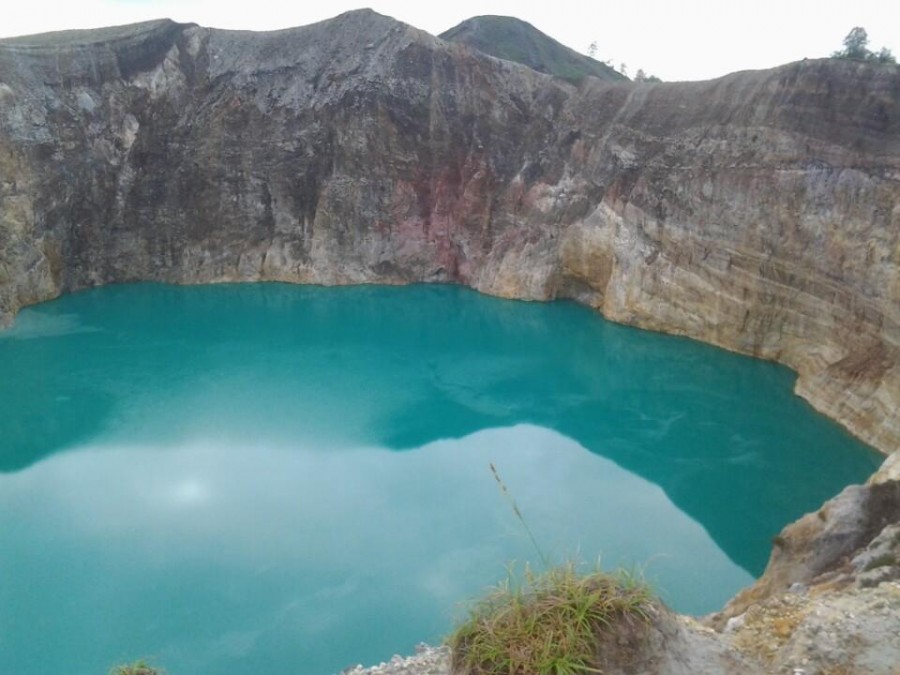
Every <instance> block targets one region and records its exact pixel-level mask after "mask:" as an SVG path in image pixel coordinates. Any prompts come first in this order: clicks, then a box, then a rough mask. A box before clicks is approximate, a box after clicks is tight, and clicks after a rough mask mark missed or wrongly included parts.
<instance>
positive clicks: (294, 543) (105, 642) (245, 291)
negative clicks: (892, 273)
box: [0, 284, 879, 675]
mask: <svg viewBox="0 0 900 675" xmlns="http://www.w3.org/2000/svg"><path fill="white" fill-rule="evenodd" d="M0 363H2V364H3V369H4V378H3V379H2V380H0V409H2V410H3V411H4V412H3V415H2V416H0V439H2V441H0V443H2V446H0V672H14V673H19V674H21V675H43V674H45V673H46V674H48V675H49V674H50V673H58V672H66V673H73V674H76V675H80V674H82V673H83V674H85V675H87V674H88V673H92V674H93V673H102V672H105V671H106V669H107V668H108V667H109V666H110V665H111V664H112V663H115V662H118V661H123V660H131V659H134V658H137V657H150V658H152V659H153V660H155V661H157V662H159V663H161V664H163V665H165V666H166V667H167V669H168V670H169V671H170V672H173V673H175V672H184V673H188V672H189V673H196V674H198V675H204V674H210V675H211V674H213V673H216V674H222V675H243V674H250V673H259V672H266V671H267V670H270V671H275V672H290V671H297V672H305V673H314V674H324V673H333V672H336V671H338V670H340V669H341V668H343V667H345V666H348V665H350V664H351V663H355V662H374V661H378V660H382V659H386V658H389V657H390V655H391V654H392V653H394V652H408V651H410V650H411V648H412V646H413V645H414V644H415V642H417V641H419V640H432V641H434V640H437V639H439V638H440V636H441V635H442V634H443V633H444V632H445V631H447V630H448V628H449V626H450V623H451V621H452V619H453V617H454V616H455V615H458V613H459V612H460V611H461V610H460V608H459V604H458V603H460V602H461V601H463V600H464V599H466V598H468V597H471V596H473V595H477V594H478V593H480V592H481V591H482V590H483V588H484V587H485V586H486V585H488V584H490V583H492V582H494V581H496V580H497V579H498V578H500V577H501V576H502V575H503V573H504V569H503V568H504V565H505V564H506V563H507V562H509V561H510V560H514V559H515V560H520V561H524V560H532V561H536V559H537V555H536V553H535V551H534V550H533V549H532V548H531V547H530V543H529V541H528V540H527V537H526V536H525V533H524V532H523V531H522V529H521V527H520V526H519V524H518V523H517V522H516V519H515V517H514V516H513V514H512V512H511V511H510V510H509V507H508V505H507V504H506V503H505V502H504V501H503V499H502V497H501V496H500V494H499V492H498V491H497V489H496V485H495V484H494V482H493V479H492V477H491V474H490V470H489V468H488V467H489V463H491V462H493V463H494V464H496V466H497V467H498V469H499V470H500V472H501V474H502V475H503V477H504V479H505V481H506V482H507V484H508V485H509V488H510V490H511V492H512V493H513V495H514V496H515V498H516V500H517V502H518V504H519V506H520V508H521V509H522V511H523V513H524V515H525V517H526V518H527V520H528V522H529V525H530V526H531V528H532V529H533V530H534V532H535V534H536V536H537V539H538V541H539V542H540V545H541V546H542V548H543V549H544V550H545V552H546V553H547V554H548V555H549V556H550V557H552V558H556V559H561V558H564V557H567V556H573V555H578V556H580V557H582V558H584V559H586V560H594V559H596V558H597V557H601V558H602V562H603V564H604V565H606V566H614V565H628V566H637V567H640V568H642V569H644V570H645V574H646V575H647V577H648V578H649V579H650V580H651V581H652V582H653V583H654V584H655V585H656V586H657V588H658V589H659V593H660V594H661V595H662V597H663V598H664V599H665V600H666V601H667V602H668V603H669V604H671V605H672V606H673V607H674V608H675V609H677V610H680V611H683V612H694V613H702V612H707V611H711V610H713V609H715V608H717V607H718V606H719V605H720V604H721V603H722V602H724V601H725V600H726V599H727V598H728V597H729V596H731V595H732V594H733V593H734V592H735V591H736V590H737V589H738V588H739V587H741V586H743V585H745V584H747V583H748V582H750V581H751V579H752V576H753V575H757V574H759V573H760V572H761V571H762V568H763V566H764V564H765V561H766V558H767V556H768V551H769V548H770V541H771V538H772V537H773V536H774V535H775V534H776V533H777V532H778V530H779V529H780V528H781V527H782V526H783V525H784V524H785V523H787V522H790V521H791V520H793V519H795V518H796V517H798V516H799V515H800V514H802V513H804V512H806V511H809V510H813V509H815V508H817V507H818V506H819V505H820V504H821V502H822V501H823V500H824V499H826V498H828V497H830V496H831V495H833V494H834V493H836V492H837V491H838V490H839V489H840V488H841V487H842V486H843V485H845V484H847V483H849V482H853V481H859V480H862V479H864V478H865V477H866V476H867V475H868V474H869V473H870V472H871V471H872V470H873V469H874V468H875V467H876V466H877V464H878V461H879V457H878V456H877V455H876V454H875V453H874V452H872V451H871V450H869V449H868V448H867V447H865V446H863V445H861V444H860V443H859V442H857V441H855V440H854V439H853V438H852V437H850V436H849V435H848V434H846V433H845V432H843V431H842V429H841V428H839V427H838V426H836V425H835V424H833V423H832V422H830V421H829V420H827V419H825V418H823V417H821V416H819V415H817V414H815V413H814V412H813V411H812V410H811V409H810V408H809V407H808V406H807V405H806V404H805V403H804V402H803V401H802V400H800V399H799V398H797V397H795V396H794V395H793V394H792V393H791V384H792V382H793V377H794V376H793V374H792V373H791V372H790V371H788V370H786V369H785V368H782V367H780V366H776V365H773V364H770V363H763V362H759V361H753V360H751V359H747V358H742V357H739V356H736V355H733V354H729V353H727V352H724V351H721V350H717V349H714V348H711V347H708V346H704V345H701V344H698V343H695V342H691V341H688V340H683V339H678V338H672V337H666V336H662V335H657V334H652V333H646V332H641V331H637V330H634V329H630V328H626V327H622V326H617V325H614V324H611V323H608V322H605V321H603V320H602V319H600V318H599V317H598V316H596V315H595V314H593V313H592V312H590V311H589V310H587V309H585V308H583V307H579V306H577V305H574V304H570V303H551V304H528V303H520V302H509V301H501V300H496V299H492V298H488V297H484V296H479V295H477V294H475V293H473V292H471V291H466V290H463V289H460V288H456V287H446V286H411V287H407V288H391V287H355V288H330V289H326V288H317V287H298V286H286V285H278V284H256V285H223V286H206V287H192V288H182V287H169V286H162V285H151V284H141V285H133V286H117V287H109V288H105V289H102V290H95V291H88V292H83V293H78V294H74V295H71V296H68V297H65V298H63V299H61V300H57V301H54V302H50V303H46V304H43V305H39V306H35V307H32V308H29V309H26V310H24V311H23V312H22V313H21V314H20V316H19V318H18V320H17V323H16V324H15V326H14V327H13V328H12V329H11V330H9V331H6V332H4V333H0Z"/></svg>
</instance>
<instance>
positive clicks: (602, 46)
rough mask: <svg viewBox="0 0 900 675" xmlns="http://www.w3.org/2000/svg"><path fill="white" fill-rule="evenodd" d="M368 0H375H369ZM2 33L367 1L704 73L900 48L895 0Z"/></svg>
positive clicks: (55, 21) (237, 4)
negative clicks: (518, 28)
mask: <svg viewBox="0 0 900 675" xmlns="http://www.w3.org/2000/svg"><path fill="white" fill-rule="evenodd" d="M366 3H367V4H366ZM4 5H5V6H4V7H3V10H2V13H0V36H12V35H25V34H28V33H38V32H43V31H48V30H61V29H65V28H88V27H96V26H108V25H116V24H122V23H131V22H135V21H143V20H146V19H153V18H161V17H169V18H172V19H175V20H176V21H183V22H195V23H199V24H201V25H204V26H213V27H216V28H242V29H250V30H270V29H275V28H287V27H291V26H302V25H305V24H308V23H313V22H315V21H319V20H322V19H326V18H329V17H332V16H336V15H337V14H340V13H341V12H344V11H346V10H349V9H358V8H360V7H365V6H370V7H372V8H373V9H374V10H376V11H378V12H380V13H382V14H387V15H388V16H393V17H394V18H396V19H399V20H401V21H405V22H406V23H409V24H412V25H413V26H416V27H418V28H422V29H424V30H426V31H428V32H430V33H434V34H437V33H440V32H442V31H444V30H446V29H448V28H451V27H452V26H455V25H456V24H457V23H459V22H460V21H462V20H464V19H467V18H469V17H472V16H478V15H481V14H501V15H511V16H517V17H518V18H520V19H524V20H525V21H528V22H530V23H532V24H533V25H534V26H536V27H537V28H538V29H540V30H542V31H543V32H545V33H547V34H548V35H550V36H552V37H554V38H556V39H557V40H559V41H560V42H562V43H563V44H565V45H568V46H569V47H571V48H573V49H575V50H577V51H579V52H582V53H583V52H586V51H587V49H588V46H589V45H590V43H591V42H593V41H596V42H597V45H598V51H597V58H598V59H600V60H606V59H610V60H611V61H612V62H613V64H614V65H615V66H616V67H618V66H619V64H621V63H625V64H627V66H628V73H629V74H631V75H633V74H634V72H635V70H637V68H643V69H644V70H645V71H646V72H647V73H649V74H653V75H657V76H658V77H661V78H663V79H664V80H697V79H706V78H710V77H717V76H719V75H724V74H726V73H729V72H733V71H735V70H745V69H750V68H768V67H772V66H776V65H779V64H782V63H787V62H789V61H796V60H798V59H802V58H804V57H809V58H814V57H820V56H827V55H828V54H830V53H831V52H832V51H834V50H837V49H840V48H841V46H842V44H841V43H842V40H843V38H844V36H845V35H846V34H847V33H848V32H849V31H850V29H851V28H853V27H854V26H863V27H864V28H865V29H866V30H867V31H868V33H869V38H870V40H869V48H870V49H873V50H878V49H880V48H881V47H888V48H889V49H891V51H892V52H893V53H894V55H895V56H897V57H900V1H898V0H741V1H740V2H734V1H732V0H586V1H585V0H582V1H580V2H579V1H577V0H542V1H540V2H531V1H527V0H516V1H513V0H480V1H475V0H450V1H449V2H437V3H432V2H429V0H349V1H347V0H333V1H331V2H315V3H309V2H304V1H303V0H287V1H283V2H278V1H276V0H182V1H180V2H176V1H175V0H70V1H69V2H61V1H56V2H53V1H51V0H23V1H19V2H6V3H4Z"/></svg>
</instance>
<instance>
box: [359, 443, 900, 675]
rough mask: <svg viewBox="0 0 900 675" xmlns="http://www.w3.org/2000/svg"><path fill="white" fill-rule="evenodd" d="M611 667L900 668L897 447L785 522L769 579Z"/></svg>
mask: <svg viewBox="0 0 900 675" xmlns="http://www.w3.org/2000/svg"><path fill="white" fill-rule="evenodd" d="M601 649H602V650H603V651H604V653H605V656H604V658H603V663H604V667H603V672H604V673H605V674H606V675H626V674H634V675H637V674H640V675H730V674H732V673H741V674H749V675H775V674H778V673H785V674H787V675H836V674H840V675H898V673H900V452H897V453H894V454H893V455H891V456H890V457H889V458H888V459H887V460H886V461H885V462H884V464H883V465H882V467H881V469H880V470H879V471H878V472H876V473H875V475H873V476H872V477H871V478H870V479H869V480H868V481H867V482H866V484H865V485H853V486H850V487H848V488H846V489H845V490H844V491H843V492H842V493H841V494H840V495H838V496H837V497H835V498H834V499H832V500H830V501H828V502H827V503H825V504H824V505H823V506H822V508H821V509H819V510H818V511H817V512H815V513H811V514H808V515H806V516H804V517H803V518H801V519H800V520H799V521H797V522H796V523H793V524H791V525H789V526H788V527H786V528H785V529H784V530H783V531H782V533H781V534H780V535H779V536H778V537H776V545H775V548H774V550H773V552H772V556H771V559H770V561H769V565H768V567H767V568H766V571H765V573H764V574H763V576H762V577H761V578H760V579H759V580H758V581H757V582H756V583H755V584H754V585H753V586H751V587H750V588H748V589H746V590H744V591H743V592H741V593H739V594H738V595H737V596H736V597H735V598H734V599H733V600H732V601H731V602H730V603H729V604H728V605H727V606H726V607H725V608H724V609H723V611H722V612H719V613H717V614H713V615H710V616H707V617H703V618H701V619H694V618H691V617H686V616H679V615H676V614H673V613H671V612H668V611H667V610H665V609H664V608H661V607H660V608H658V611H657V612H656V613H655V615H654V616H653V618H652V621H651V623H650V625H649V627H648V629H647V632H646V635H645V636H644V637H643V639H642V640H640V641H638V642H635V641H631V640H606V641H604V642H603V644H602V647H601ZM450 672H451V668H450V652H449V650H448V649H447V648H446V647H440V648H435V647H429V646H427V645H420V647H419V648H418V649H417V653H416V654H415V655H414V656H410V657H401V656H395V657H394V658H393V659H392V660H391V661H389V662H387V663H383V664H380V665H378V666H374V667H371V668H363V667H362V666H357V667H355V668H351V669H348V670H346V671H344V673H345V675H450Z"/></svg>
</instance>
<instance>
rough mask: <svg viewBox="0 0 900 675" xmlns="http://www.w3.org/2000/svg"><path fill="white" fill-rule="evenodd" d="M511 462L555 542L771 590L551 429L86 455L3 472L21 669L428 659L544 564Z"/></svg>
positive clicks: (642, 484)
mask: <svg viewBox="0 0 900 675" xmlns="http://www.w3.org/2000/svg"><path fill="white" fill-rule="evenodd" d="M489 461H494V462H495V463H496V464H497V466H498V467H499V468H500V471H501V472H502V474H503V476H504V480H505V481H506V482H507V484H508V485H509V488H510V490H511V491H512V492H513V494H514V495H515V496H516V499H517V500H518V502H519V503H520V504H521V508H522V509H523V510H524V512H525V515H526V517H527V519H528V522H529V524H530V525H531V527H532V528H533V529H534V530H535V534H536V536H537V538H538V540H539V541H540V542H541V545H542V546H544V547H545V548H546V549H547V551H548V552H549V553H551V554H554V553H562V554H565V553H567V552H572V551H575V550H580V552H581V554H582V555H583V556H586V557H588V558H590V559H594V558H595V557H596V556H601V555H602V557H603V561H604V562H605V563H607V564H610V565H616V564H620V563H623V564H626V565H630V564H633V563H647V569H648V573H649V574H650V575H651V576H652V577H654V578H656V579H657V581H658V583H659V584H660V585H661V586H662V587H664V588H665V587H677V588H678V593H679V595H680V596H682V597H683V601H684V602H685V603H689V602H691V601H693V602H698V606H700V607H702V606H703V604H704V602H705V601H708V600H709V599H712V600H713V601H716V600H718V598H719V597H721V595H722V594H727V593H728V592H729V591H730V590H731V589H733V588H735V587H737V586H740V585H743V584H746V583H748V582H749V581H751V577H750V575H748V574H747V573H746V572H744V571H743V570H741V569H740V568H739V567H738V566H737V565H735V564H734V563H732V562H731V561H730V560H729V559H728V558H727V556H725V555H724V554H723V553H722V552H721V551H720V550H719V549H718V547H717V546H716V545H715V543H714V542H713V541H712V540H711V539H710V538H709V536H708V535H707V534H706V532H705V531H704V530H703V528H702V527H700V526H699V525H698V524H696V523H695V522H693V521H692V520H691V519H690V518H689V517H687V516H685V515H684V514H683V513H681V512H680V511H679V510H678V509H677V508H676V507H674V505H673V504H672V503H671V502H670V501H669V499H668V498H667V497H666V496H665V494H664V493H663V492H662V490H660V489H659V488H658V487H656V486H654V485H652V484H650V483H648V482H646V481H645V480H643V479H641V478H639V477H637V476H635V475H633V474H631V473H629V472H627V471H625V470H623V469H621V468H619V467H618V466H616V465H615V464H614V463H613V462H610V461H609V460H606V459H603V458H601V457H597V456H595V455H592V454H590V453H588V452H586V451H585V450H584V449H583V448H581V447H580V446H578V444H577V443H575V442H574V441H572V440H570V439H568V438H566V437H564V436H561V435H560V434H558V433H556V432H553V431H550V430H547V429H542V428H540V427H534V426H527V425H520V426H516V427H512V428H506V429H491V430H485V431H481V432H478V433H476V434H474V435H472V436H468V437H466V438H463V439H460V440H446V441H437V442H434V443H432V444H429V445H427V446H425V447H422V448H418V449H416V450H415V451H414V452H406V453H396V452H391V451H388V450H383V449H379V448H344V449H330V450H327V451H323V450H321V449H318V448H315V447H304V446H292V447H272V446H269V445H268V444H266V443H251V444H241V445H240V446H233V445H229V444H226V443H222V442H217V441H209V440H207V441H197V442H194V443H189V444H186V445H184V446H178V447H155V448H141V447H122V446H115V445H113V446H99V447H83V448H78V449H77V451H76V452H71V453H66V454H64V455H60V456H58V457H56V458H55V459H54V460H53V461H48V462H43V463H41V464H38V465H36V466H34V467H32V468H31V469H30V470H29V471H23V472H20V473H16V474H12V475H7V476H5V477H3V478H2V479H0V488H2V489H0V495H2V497H0V511H2V513H3V514H4V516H11V515H12V514H18V517H17V518H16V519H15V522H14V523H12V522H11V523H10V524H9V527H8V528H6V531H5V534H4V536H3V546H4V551H5V555H4V570H3V577H4V578H5V579H28V580H31V581H30V583H29V584H27V585H24V584H15V585H13V584H10V585H8V586H5V588H4V593H3V595H2V606H3V615H4V617H6V621H5V623H6V625H4V626H3V636H4V637H3V639H4V640H6V641H9V643H10V644H11V645H13V646H14V649H13V650H12V652H13V658H16V659H18V660H17V661H12V662H7V663H5V664H4V663H3V660H4V658H9V657H8V656H7V657H3V656H0V666H4V668H3V671H4V672H23V673H24V672H47V673H50V672H71V671H70V670H67V667H66V666H67V663H68V662H69V660H70V658H71V655H72V654H78V655H79V656H80V657H81V658H90V659H92V660H90V661H86V663H91V664H92V665H93V666H94V668H95V670H94V672H104V671H103V667H104V666H108V665H109V662H110V659H111V658H113V657H114V656H118V655H119V654H120V653H121V652H122V651H123V650H125V648H126V645H135V647H133V649H139V650H141V651H140V653H145V652H146V653H150V654H153V655H155V656H156V657H157V658H158V659H159V661H160V662H161V663H165V664H169V665H170V667H174V666H175V665H177V666H178V670H179V671H180V672H190V673H223V672H234V673H248V674H249V673H259V672H264V671H263V670H262V669H263V668H265V667H274V666H276V665H278V664H280V667H279V670H283V669H284V667H285V666H286V665H287V664H291V663H293V664H297V663H303V664H305V667H304V672H330V671H333V670H335V669H339V668H341V667H343V666H347V665H349V661H351V660H358V661H364V660H372V659H378V658H386V657H389V656H390V652H391V651H393V650H407V651H408V650H409V649H411V648H412V646H413V644H414V641H415V636H418V637H419V639H426V638H427V639H436V638H438V637H439V636H440V635H441V634H442V632H443V631H445V630H446V627H447V625H448V623H449V621H450V619H451V618H452V614H453V611H454V608H455V607H456V606H457V603H459V602H460V600H461V599H463V598H466V597H469V596H471V595H472V594H473V593H474V592H476V591H477V590H478V589H481V588H484V587H485V586H487V585H489V584H490V583H492V582H494V581H496V580H497V579H498V578H499V577H500V576H502V574H503V572H504V570H503V564H504V562H505V561H507V560H510V559H519V560H525V559H528V558H531V559H533V558H535V553H534V551H532V550H530V549H529V542H528V541H527V540H526V538H525V536H524V532H523V531H522V529H521V527H520V526H519V525H518V523H517V522H516V520H515V518H514V516H513V515H512V513H511V511H510V510H509V507H508V505H507V504H506V503H504V502H503V500H502V499H500V498H499V495H498V492H497V486H496V485H495V483H494V481H493V478H492V477H491V474H490V472H489V470H488V464H487V462H489ZM73 562H74V563H75V564H74V565H73V564H72V563H73ZM50 608H52V609H53V611H52V612H50V611H48V609H50ZM110 612H112V614H110ZM198 624H199V625H198ZM35 626H41V631H40V636H41V639H40V640H35V639H34V638H35V629H34V627H35ZM60 643H62V644H67V645H69V646H70V647H71V649H72V650H73V651H71V652H69V653H68V654H66V653H65V652H62V651H61V650H59V649H52V650H48V649H47V645H48V644H51V645H52V644H60ZM2 653H7V654H9V652H7V651H6V650H3V652H2ZM34 664H40V668H39V669H37V670H29V668H34ZM306 668H309V670H306ZM85 672H87V671H85Z"/></svg>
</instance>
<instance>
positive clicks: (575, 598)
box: [447, 563, 652, 675]
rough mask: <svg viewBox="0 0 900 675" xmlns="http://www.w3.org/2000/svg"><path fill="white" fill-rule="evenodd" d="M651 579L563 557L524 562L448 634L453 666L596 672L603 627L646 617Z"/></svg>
mask: <svg viewBox="0 0 900 675" xmlns="http://www.w3.org/2000/svg"><path fill="white" fill-rule="evenodd" d="M651 603H652V596H651V593H650V591H649V589H648V587H647V585H646V584H645V583H644V582H643V581H641V580H638V579H637V578H635V577H634V576H633V575H628V574H627V573H625V572H620V573H618V574H615V575H612V574H607V573H604V572H601V571H599V570H595V571H594V572H592V573H589V574H581V573H579V572H578V569H577V566H576V565H575V564H574V563H566V564H563V565H560V566H557V567H553V568H551V569H548V570H547V571H545V572H542V573H539V574H538V573H535V572H533V571H532V570H531V569H530V567H528V566H526V567H525V571H524V574H522V575H520V576H517V575H515V574H513V573H512V572H511V573H510V575H509V577H508V578H507V579H506V580H505V581H504V582H502V583H501V584H499V585H498V586H497V587H496V588H494V589H493V590H492V591H490V592H489V593H488V594H487V595H486V596H485V597H484V598H482V599H480V600H478V601H476V602H475V604H474V605H473V606H472V608H471V609H470V611H469V616H468V618H467V619H466V620H465V621H464V622H463V623H462V624H461V625H459V626H458V627H457V628H456V630H455V631H454V632H453V634H452V635H450V637H449V638H448V639H447V644H448V645H449V646H450V648H451V653H452V657H451V659H452V661H451V663H452V670H453V672H455V673H469V674H472V675H475V674H477V675H516V674H518V673H527V674H529V675H575V674H577V673H599V672H601V671H600V670H599V668H598V666H597V658H598V652H599V649H600V641H601V638H602V636H603V633H604V631H606V630H608V629H609V628H610V627H611V626H613V625H614V624H615V625H616V626H617V627H621V626H623V625H625V626H629V627H634V626H638V625H641V624H646V623H648V622H649V620H650V617H651V612H652V610H651V606H652V604H651Z"/></svg>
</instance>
